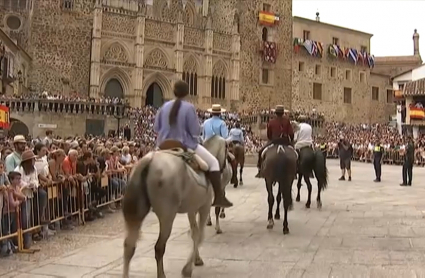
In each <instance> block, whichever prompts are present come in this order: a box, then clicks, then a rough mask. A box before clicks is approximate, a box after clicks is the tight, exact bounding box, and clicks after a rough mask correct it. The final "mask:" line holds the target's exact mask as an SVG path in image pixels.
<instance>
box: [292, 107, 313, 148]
mask: <svg viewBox="0 0 425 278" xmlns="http://www.w3.org/2000/svg"><path fill="white" fill-rule="evenodd" d="M298 120H299V121H300V123H299V125H298V126H299V129H298V131H297V132H296V133H295V149H296V150H297V151H299V150H300V149H302V148H304V147H310V146H312V145H313V129H312V127H311V125H309V124H308V123H306V122H305V120H306V117H305V116H303V115H301V116H300V117H299V119H298Z"/></svg>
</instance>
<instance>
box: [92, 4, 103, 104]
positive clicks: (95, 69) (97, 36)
mask: <svg viewBox="0 0 425 278" xmlns="http://www.w3.org/2000/svg"><path fill="white" fill-rule="evenodd" d="M102 14H103V12H102V3H101V2H100V1H96V5H95V9H94V20H93V30H92V47H91V61H90V97H93V98H98V97H99V96H100V47H101V37H102Z"/></svg>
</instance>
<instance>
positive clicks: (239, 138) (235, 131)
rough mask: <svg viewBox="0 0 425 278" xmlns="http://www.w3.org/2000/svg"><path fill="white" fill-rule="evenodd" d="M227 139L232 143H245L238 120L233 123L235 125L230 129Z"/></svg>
mask: <svg viewBox="0 0 425 278" xmlns="http://www.w3.org/2000/svg"><path fill="white" fill-rule="evenodd" d="M227 141H230V142H232V143H233V144H242V145H244V144H245V138H244V136H243V131H242V129H241V124H240V123H239V122H237V123H236V124H235V127H234V128H232V129H231V130H230V132H229V137H228V138H227Z"/></svg>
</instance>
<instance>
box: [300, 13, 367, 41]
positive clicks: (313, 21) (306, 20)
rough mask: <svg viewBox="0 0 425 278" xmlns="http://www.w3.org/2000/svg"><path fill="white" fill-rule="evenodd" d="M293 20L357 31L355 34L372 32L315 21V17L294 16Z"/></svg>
mask: <svg viewBox="0 0 425 278" xmlns="http://www.w3.org/2000/svg"><path fill="white" fill-rule="evenodd" d="M294 21H299V22H301V21H303V22H307V23H308V24H318V25H324V26H326V27H332V28H337V29H341V30H344V31H349V32H352V33H357V34H362V35H365V36H369V37H373V34H370V33H366V32H362V31H359V30H354V29H350V28H346V27H342V26H338V25H333V24H329V23H325V22H322V21H317V20H315V19H309V18H304V17H299V16H294Z"/></svg>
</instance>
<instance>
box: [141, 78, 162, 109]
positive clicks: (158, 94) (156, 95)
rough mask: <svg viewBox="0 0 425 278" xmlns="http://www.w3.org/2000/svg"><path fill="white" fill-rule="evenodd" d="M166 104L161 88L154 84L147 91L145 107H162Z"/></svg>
mask: <svg viewBox="0 0 425 278" xmlns="http://www.w3.org/2000/svg"><path fill="white" fill-rule="evenodd" d="M163 102H164V95H163V93H162V89H161V87H159V85H158V84H157V83H155V82H154V83H152V84H151V85H150V86H149V88H148V90H147V91H146V101H145V105H150V106H153V107H156V108H158V107H161V105H162V103H163Z"/></svg>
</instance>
